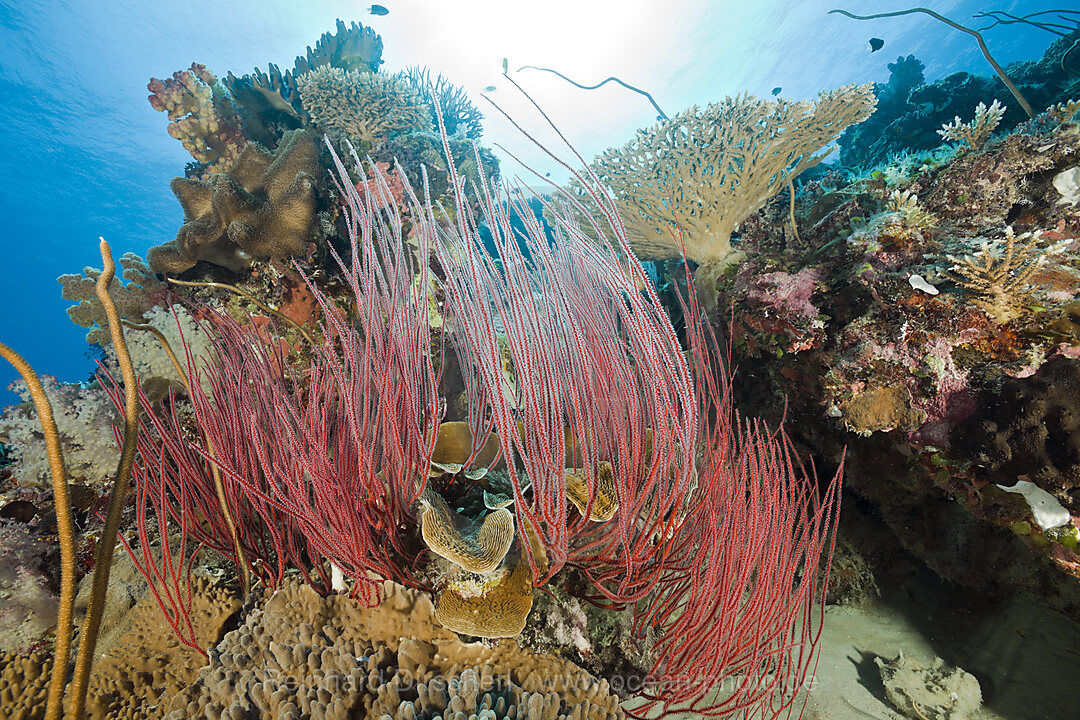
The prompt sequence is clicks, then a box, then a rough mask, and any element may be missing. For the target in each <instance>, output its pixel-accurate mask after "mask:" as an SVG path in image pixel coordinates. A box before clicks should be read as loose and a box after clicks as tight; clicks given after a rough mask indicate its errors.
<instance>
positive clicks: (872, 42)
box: [870, 38, 885, 53]
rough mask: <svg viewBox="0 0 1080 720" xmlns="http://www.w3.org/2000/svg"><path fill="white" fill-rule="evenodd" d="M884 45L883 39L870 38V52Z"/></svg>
mask: <svg viewBox="0 0 1080 720" xmlns="http://www.w3.org/2000/svg"><path fill="white" fill-rule="evenodd" d="M883 47H885V41H884V40H882V39H881V38H870V52H872V53H874V52H877V51H878V50H880V49H881V48H883Z"/></svg>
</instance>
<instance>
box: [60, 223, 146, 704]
mask: <svg viewBox="0 0 1080 720" xmlns="http://www.w3.org/2000/svg"><path fill="white" fill-rule="evenodd" d="M100 240H101V261H102V263H103V264H104V266H103V267H104V269H103V270H102V271H101V275H100V276H98V280H97V294H98V299H99V300H100V301H101V304H102V306H103V307H104V308H105V314H106V316H107V317H108V319H109V331H110V333H111V334H112V341H113V348H114V350H115V352H116V360H117V363H118V364H119V365H120V370H121V372H122V373H123V377H124V441H123V446H122V449H121V451H120V461H119V464H118V465H117V468H116V477H115V479H114V480H113V489H112V493H111V494H110V496H109V508H108V510H107V512H106V515H105V527H104V528H103V529H102V531H101V537H102V542H100V543H98V549H97V553H96V556H95V558H94V580H93V583H92V586H91V592H90V602H89V605H88V606H87V608H86V618H85V619H84V620H83V629H82V635H81V637H80V640H79V655H78V657H77V659H76V661H75V674H74V677H73V679H72V681H71V694H72V698H73V699H72V705H71V707H72V710H71V716H72V717H73V718H75V720H80V718H81V717H82V714H83V712H84V710H85V707H86V691H87V689H88V687H89V682H90V669H91V666H92V665H93V662H94V648H95V647H96V646H97V638H98V631H99V629H100V627H101V618H102V615H103V614H104V611H105V591H106V590H107V589H108V586H109V570H110V569H111V567H112V559H113V551H114V549H115V548H116V543H115V542H113V541H112V538H115V537H116V535H117V532H118V531H119V529H120V514H121V513H122V512H123V509H124V503H125V502H126V501H127V494H128V485H129V483H130V480H131V473H132V466H133V465H134V462H135V451H136V443H137V440H138V431H139V430H138V428H139V421H138V416H139V398H138V379H137V378H136V377H135V368H134V366H133V365H132V364H131V355H130V354H129V353H128V349H127V343H125V342H124V328H123V326H122V324H121V323H120V314H119V313H118V312H117V311H116V305H115V304H114V303H113V301H112V298H111V297H110V296H109V283H110V282H112V279H113V277H114V276H115V275H116V264H115V263H114V262H113V258H112V250H111V249H110V248H109V244H108V243H107V242H105V238H100Z"/></svg>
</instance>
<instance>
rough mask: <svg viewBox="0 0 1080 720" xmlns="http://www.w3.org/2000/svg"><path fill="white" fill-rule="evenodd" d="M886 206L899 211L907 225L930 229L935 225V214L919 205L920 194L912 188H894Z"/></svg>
mask: <svg viewBox="0 0 1080 720" xmlns="http://www.w3.org/2000/svg"><path fill="white" fill-rule="evenodd" d="M885 207H886V209H887V210H888V211H889V212H895V213H899V214H900V219H901V221H902V222H903V224H904V226H905V227H909V228H915V229H920V230H930V229H932V228H933V227H934V225H935V222H934V216H933V215H931V214H930V213H928V212H926V210H924V209H922V208H921V207H919V196H918V195H916V194H915V193H913V192H911V191H910V190H904V191H900V190H893V191H892V193H891V194H890V195H889V198H888V201H887V202H886V205H885Z"/></svg>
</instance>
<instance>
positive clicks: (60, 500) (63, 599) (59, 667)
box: [0, 343, 75, 720]
mask: <svg viewBox="0 0 1080 720" xmlns="http://www.w3.org/2000/svg"><path fill="white" fill-rule="evenodd" d="M0 357H3V358H4V359H5V360H7V361H8V362H9V363H11V364H12V366H14V368H15V369H16V370H17V371H18V373H19V375H21V376H22V378H23V381H24V382H25V383H26V387H27V389H28V390H29V391H30V397H31V399H32V400H33V401H34V409H35V410H36V411H37V414H38V419H39V420H40V421H41V431H42V434H44V436H45V449H46V454H47V455H48V457H49V471H50V473H51V475H52V488H53V505H54V506H55V508H56V530H57V534H58V535H59V536H60V604H59V608H58V609H57V614H56V644H55V646H54V648H53V666H52V674H51V675H50V677H49V695H48V700H47V701H46V704H45V720H59V718H60V715H61V713H62V712H63V709H64V682H65V680H66V679H67V672H68V657H69V656H70V654H71V634H72V617H73V611H74V606H75V526H74V521H73V519H72V511H71V495H70V492H69V488H68V478H67V469H66V468H65V467H64V455H63V450H62V449H61V447H60V433H59V431H58V430H57V429H56V420H55V418H54V416H53V411H52V403H50V402H49V396H48V395H46V394H45V388H43V387H42V385H41V380H40V379H38V375H37V373H36V372H34V369H33V368H32V367H30V363H28V362H26V360H25V359H23V357H22V356H21V355H19V354H18V353H17V352H15V351H14V350H12V349H11V348H10V347H8V346H7V345H5V344H4V343H0Z"/></svg>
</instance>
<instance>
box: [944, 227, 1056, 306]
mask: <svg viewBox="0 0 1080 720" xmlns="http://www.w3.org/2000/svg"><path fill="white" fill-rule="evenodd" d="M1040 234H1041V233H1040V232H1034V233H1029V232H1026V233H1023V234H1021V235H1020V236H1019V237H1018V236H1016V235H1015V234H1014V233H1013V229H1012V227H1006V228H1005V246H1004V248H1002V249H1001V250H1000V251H998V250H997V249H996V248H994V247H993V246H992V245H991V243H990V242H989V241H986V242H984V243H983V244H982V246H981V247H980V248H979V251H978V252H977V253H975V254H974V255H969V256H968V257H965V258H956V257H954V256H952V255H948V256H947V258H948V260H949V261H950V262H952V263H954V264H953V266H952V267H951V268H950V270H951V271H952V279H953V280H954V281H955V282H956V283H957V284H958V285H960V286H961V287H963V288H965V289H966V290H969V291H971V292H973V293H976V294H978V295H979V298H978V299H976V300H975V304H976V305H978V306H979V307H981V308H982V309H983V310H984V311H985V312H986V314H987V315H989V316H990V317H991V318H992V319H994V320H996V321H997V322H1000V323H1006V322H1009V321H1010V320H1015V319H1016V318H1018V317H1020V314H1021V310H1020V306H1021V304H1022V303H1023V301H1024V298H1025V297H1027V285H1028V282H1029V281H1030V280H1031V278H1032V277H1033V276H1034V275H1035V273H1036V272H1038V270H1039V269H1040V268H1041V267H1042V266H1043V265H1044V264H1045V263H1046V260H1047V256H1048V255H1049V254H1050V252H1049V251H1047V252H1040V251H1039V246H1038V241H1039V235H1040ZM1018 241H1020V242H1021V244H1020V245H1018V244H1017V242H1018ZM1025 241H1026V242H1025Z"/></svg>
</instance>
